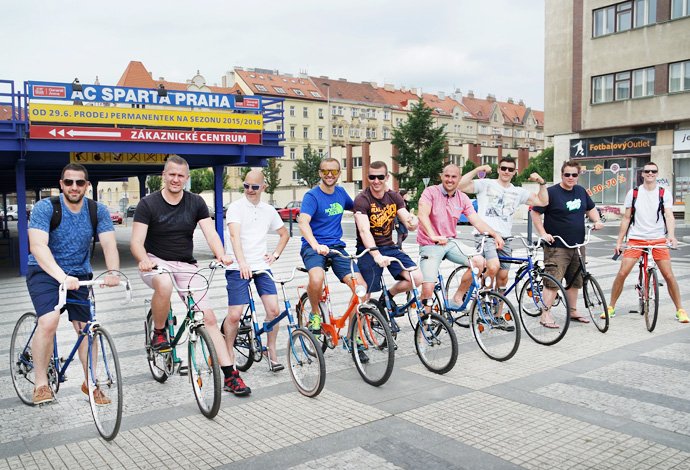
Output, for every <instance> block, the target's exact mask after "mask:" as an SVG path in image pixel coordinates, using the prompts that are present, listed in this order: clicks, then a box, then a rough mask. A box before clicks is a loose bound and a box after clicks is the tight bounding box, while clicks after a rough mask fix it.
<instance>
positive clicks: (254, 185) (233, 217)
mask: <svg viewBox="0 0 690 470" xmlns="http://www.w3.org/2000/svg"><path fill="white" fill-rule="evenodd" d="M265 187H266V184H265V181H264V175H263V173H262V172H261V170H251V171H250V172H249V173H247V176H245V178H244V197H243V198H242V199H239V200H237V201H235V202H233V203H232V204H230V206H229V207H228V211H227V214H226V223H227V224H228V232H229V237H228V242H226V251H227V253H228V254H229V255H230V256H232V257H233V258H235V260H237V262H236V263H233V264H232V265H230V266H228V269H227V270H226V272H225V278H226V279H227V281H228V284H227V290H228V316H227V317H226V318H225V320H224V322H223V332H224V333H225V341H226V344H227V347H228V353H229V354H230V359H231V361H232V362H233V364H234V362H235V352H234V349H233V345H234V344H235V337H236V336H237V328H238V325H239V322H240V319H241V318H242V313H243V312H244V309H245V308H246V306H247V304H248V303H249V290H248V289H249V281H250V280H251V279H252V271H260V270H268V269H269V267H270V265H271V264H273V262H274V261H275V260H277V259H278V258H279V257H280V254H281V253H282V252H283V249H285V245H287V242H288V239H289V238H290V235H289V234H288V231H287V229H286V228H285V226H284V225H283V221H282V220H281V219H280V216H279V215H278V212H277V211H276V210H275V208H274V207H272V206H270V205H268V204H266V203H265V202H261V193H262V192H263V190H264V188H265ZM269 231H271V232H277V233H278V235H280V239H279V240H278V246H277V247H276V249H275V251H273V252H272V253H271V254H268V245H267V241H266V235H267V234H268V232H269ZM253 278H254V286H255V287H256V290H257V292H258V293H259V296H260V297H261V301H262V302H263V304H264V309H265V311H266V321H268V322H270V321H271V320H273V319H274V318H275V317H277V316H278V314H279V313H280V312H279V308H278V292H277V290H276V286H275V283H274V282H273V280H272V279H271V278H270V277H269V276H268V275H266V274H259V275H256V276H254V277H253ZM277 336H278V325H275V326H274V327H273V329H272V330H271V331H269V332H268V362H269V366H270V368H271V370H272V371H273V372H278V371H280V370H283V368H284V367H283V365H282V364H281V363H279V362H278V360H277V359H278V356H277V354H276V337H277ZM237 378H238V379H239V380H238V381H237V382H236V383H232V384H230V386H229V387H225V389H226V390H228V391H229V392H232V393H234V394H235V395H240V396H242V395H249V394H250V393H251V389H250V388H249V387H247V386H246V385H245V384H244V382H243V381H242V379H241V378H239V373H238V374H237Z"/></svg>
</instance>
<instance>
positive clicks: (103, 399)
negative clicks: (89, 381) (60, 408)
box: [81, 382, 112, 405]
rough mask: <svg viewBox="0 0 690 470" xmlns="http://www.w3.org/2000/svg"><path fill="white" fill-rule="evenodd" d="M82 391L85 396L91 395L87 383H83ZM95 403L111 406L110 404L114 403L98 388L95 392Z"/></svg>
mask: <svg viewBox="0 0 690 470" xmlns="http://www.w3.org/2000/svg"><path fill="white" fill-rule="evenodd" d="M81 391H82V392H83V393H84V394H85V395H87V396H88V395H89V387H87V385H86V382H82V383H81ZM93 401H95V402H96V404H97V405H110V403H112V401H111V400H110V398H108V397H107V396H106V395H105V393H103V391H102V390H101V389H100V388H96V390H94V391H93Z"/></svg>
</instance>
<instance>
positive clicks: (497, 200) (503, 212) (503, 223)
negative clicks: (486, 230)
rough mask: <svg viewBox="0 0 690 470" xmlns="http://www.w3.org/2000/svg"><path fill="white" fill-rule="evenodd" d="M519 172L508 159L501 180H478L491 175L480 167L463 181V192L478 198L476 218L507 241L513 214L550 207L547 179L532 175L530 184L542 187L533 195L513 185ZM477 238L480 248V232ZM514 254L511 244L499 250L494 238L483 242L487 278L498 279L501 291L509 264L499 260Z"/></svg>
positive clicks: (487, 168) (502, 164) (502, 165)
mask: <svg viewBox="0 0 690 470" xmlns="http://www.w3.org/2000/svg"><path fill="white" fill-rule="evenodd" d="M516 169H517V166H516V162H515V159H514V158H513V157H510V156H505V157H503V158H501V161H500V162H498V179H475V177H476V176H477V175H486V174H488V173H491V166H490V165H483V166H480V167H477V168H475V169H474V170H472V171H470V172H468V173H467V174H465V175H463V177H462V178H461V179H460V185H459V187H460V190H461V191H463V192H466V193H475V194H476V195H477V214H479V217H480V218H481V219H482V220H483V221H484V222H486V223H487V224H488V225H489V227H491V228H492V229H494V230H495V231H496V232H498V233H499V234H500V235H501V237H503V238H504V239H505V238H506V237H510V236H511V235H512V231H513V214H515V211H516V210H517V208H518V207H519V206H520V205H522V204H529V205H532V206H539V207H542V206H545V205H547V204H548V203H549V194H548V192H547V191H546V181H544V178H542V177H541V176H539V175H538V174H537V173H532V174H531V175H530V177H529V180H530V181H534V182H537V183H539V192H538V193H536V194H535V193H530V192H529V191H527V190H526V189H525V188H520V187H516V186H514V185H513V183H511V180H512V179H513V176H514V175H515V172H516ZM474 234H475V242H476V246H477V248H479V245H480V243H481V236H480V235H479V233H478V232H477V230H475V231H474ZM511 254H512V249H511V248H510V244H509V243H506V244H505V245H503V248H502V249H500V250H497V249H496V243H495V242H494V239H493V238H487V239H486V241H485V242H484V258H485V259H486V275H487V276H489V277H491V278H492V279H496V286H497V287H498V288H499V289H502V288H505V286H506V284H507V282H508V269H509V268H510V264H509V263H505V262H499V259H498V257H499V255H500V256H503V257H505V258H509V257H510V256H511ZM499 269H500V270H499ZM496 275H498V277H496Z"/></svg>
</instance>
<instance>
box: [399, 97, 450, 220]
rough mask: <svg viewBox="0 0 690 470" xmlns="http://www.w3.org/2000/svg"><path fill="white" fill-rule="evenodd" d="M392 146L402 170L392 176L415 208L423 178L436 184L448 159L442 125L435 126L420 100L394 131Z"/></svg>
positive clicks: (421, 189)
mask: <svg viewBox="0 0 690 470" xmlns="http://www.w3.org/2000/svg"><path fill="white" fill-rule="evenodd" d="M392 143H393V145H395V146H396V147H397V148H398V156H397V157H394V158H395V159H396V160H397V161H398V163H399V164H400V166H401V167H402V169H403V170H402V171H401V172H400V173H397V174H394V176H395V177H396V178H398V181H399V182H400V187H401V188H405V189H407V190H408V191H411V194H412V195H413V196H412V200H411V201H410V203H411V204H410V205H411V206H412V207H417V202H418V201H419V198H420V196H421V195H422V191H423V190H424V178H429V185H432V184H436V183H438V182H439V174H440V173H441V170H442V169H443V163H444V161H445V159H446V157H447V151H446V144H445V143H446V131H445V125H443V126H440V127H437V126H435V125H434V119H433V117H432V109H431V108H429V107H428V106H426V105H425V104H424V101H422V100H421V99H420V100H419V101H418V102H417V103H416V104H414V105H412V110H411V111H410V114H409V115H408V116H407V121H405V122H404V123H403V124H401V125H400V126H399V127H396V128H395V129H393V140H392Z"/></svg>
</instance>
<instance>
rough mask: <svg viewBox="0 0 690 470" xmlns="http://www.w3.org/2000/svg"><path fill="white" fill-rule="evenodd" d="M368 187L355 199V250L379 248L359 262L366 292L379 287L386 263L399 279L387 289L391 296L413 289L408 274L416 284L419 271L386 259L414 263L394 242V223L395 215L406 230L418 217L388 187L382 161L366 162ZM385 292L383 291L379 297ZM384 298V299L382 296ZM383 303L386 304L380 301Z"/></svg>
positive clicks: (420, 277) (385, 169) (386, 174)
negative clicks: (367, 164)
mask: <svg viewBox="0 0 690 470" xmlns="http://www.w3.org/2000/svg"><path fill="white" fill-rule="evenodd" d="M367 178H368V179H369V187H368V188H366V189H365V190H364V191H362V192H361V193H359V195H357V197H356V198H355V208H354V212H355V223H356V224H357V253H361V252H362V251H364V249H365V248H373V247H378V248H379V249H378V251H374V252H372V253H367V254H366V255H364V256H363V257H361V258H360V259H359V261H358V263H357V264H358V266H359V271H360V272H361V273H362V277H364V280H365V281H366V283H367V286H369V292H377V291H379V290H380V285H381V276H382V275H383V268H384V267H386V266H388V272H390V273H391V276H393V277H394V278H395V279H396V280H397V281H398V282H396V283H395V284H394V285H393V286H391V287H390V289H388V293H389V295H390V298H391V299H393V297H394V296H395V295H397V294H400V293H402V292H407V291H408V290H410V289H411V288H412V283H411V282H410V274H411V275H412V276H413V277H414V281H415V284H416V285H420V284H421V283H422V273H421V272H420V271H419V270H416V271H412V272H408V271H405V270H403V269H402V267H401V266H400V265H399V264H398V263H396V262H393V263H391V261H390V260H389V259H388V258H389V257H393V258H397V259H398V260H400V261H401V262H402V263H403V265H404V266H405V267H406V268H410V267H413V266H414V265H415V264H414V262H413V261H412V259H410V257H409V256H407V255H406V254H405V253H404V252H403V251H402V250H401V249H400V248H399V247H398V246H397V244H396V243H395V242H394V241H393V225H394V222H395V218H396V216H397V217H398V218H399V220H400V223H401V224H404V225H405V227H407V229H408V230H416V229H417V218H416V217H414V216H412V215H410V213H409V212H408V211H407V208H406V206H405V201H404V200H403V198H402V196H401V195H400V193H398V192H395V191H392V190H389V189H388V188H387V187H386V183H387V182H388V167H387V166H386V164H385V163H384V162H381V161H375V162H372V163H371V164H370V165H369V170H368V174H367ZM384 294H385V292H384V293H383V294H382V296H383V295H384ZM382 300H383V299H382ZM383 305H385V303H384V304H383Z"/></svg>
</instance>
